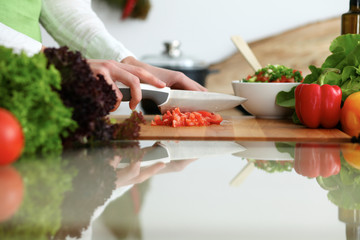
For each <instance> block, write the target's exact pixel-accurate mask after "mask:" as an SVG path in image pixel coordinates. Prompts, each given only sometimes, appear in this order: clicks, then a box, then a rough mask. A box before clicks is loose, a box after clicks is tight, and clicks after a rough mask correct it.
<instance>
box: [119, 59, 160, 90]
mask: <svg viewBox="0 0 360 240" xmlns="http://www.w3.org/2000/svg"><path fill="white" fill-rule="evenodd" d="M118 67H119V68H121V69H124V70H126V71H128V72H130V73H131V74H133V75H135V76H137V77H138V78H139V79H140V80H141V82H144V83H148V84H151V85H153V86H155V87H158V88H163V87H166V84H165V83H164V82H163V81H161V80H160V79H159V78H157V77H156V76H155V75H153V74H151V73H150V72H149V71H147V70H145V69H144V68H141V67H137V66H132V65H128V64H120V65H118Z"/></svg>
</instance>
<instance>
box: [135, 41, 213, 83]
mask: <svg viewBox="0 0 360 240" xmlns="http://www.w3.org/2000/svg"><path fill="white" fill-rule="evenodd" d="M180 46H181V43H180V41H178V40H173V41H167V42H164V47H165V49H164V51H163V52H162V54H159V55H145V56H143V57H142V59H141V60H142V61H143V62H145V63H148V64H150V65H153V66H157V67H162V68H167V69H171V70H175V71H179V72H182V73H184V74H185V75H186V76H188V77H189V78H191V79H192V80H194V81H196V82H198V83H200V84H201V85H203V86H205V79H206V77H207V75H208V74H210V73H213V72H217V71H216V70H210V69H209V65H208V64H207V63H206V62H205V61H203V60H199V59H196V58H194V57H191V56H187V55H184V54H183V52H182V51H181V49H180Z"/></svg>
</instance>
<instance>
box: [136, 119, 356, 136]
mask: <svg viewBox="0 0 360 240" xmlns="http://www.w3.org/2000/svg"><path fill="white" fill-rule="evenodd" d="M145 118H146V120H147V124H145V125H142V126H141V131H140V139H141V140H158V139H161V140H164V139H172V140H175V139H177V140H228V141H240V140H241V141H299V142H300V141H306V142H309V141H316V142H349V141H350V139H351V137H350V136H349V135H347V134H345V133H344V132H342V131H340V130H339V129H309V128H306V127H304V126H302V125H296V124H293V123H292V122H291V120H268V119H257V118H254V117H252V116H229V117H226V116H224V121H223V122H222V124H221V125H212V126H207V127H179V128H172V127H166V126H151V125H150V122H151V119H153V116H145Z"/></svg>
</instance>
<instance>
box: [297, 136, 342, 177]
mask: <svg viewBox="0 0 360 240" xmlns="http://www.w3.org/2000/svg"><path fill="white" fill-rule="evenodd" d="M294 169H295V171H296V172H297V173H298V174H300V175H302V176H306V177H310V178H314V177H318V176H321V177H330V176H332V175H337V174H338V173H339V172H340V169H341V159H340V145H339V144H320V143H297V144H296V146H295V158H294Z"/></svg>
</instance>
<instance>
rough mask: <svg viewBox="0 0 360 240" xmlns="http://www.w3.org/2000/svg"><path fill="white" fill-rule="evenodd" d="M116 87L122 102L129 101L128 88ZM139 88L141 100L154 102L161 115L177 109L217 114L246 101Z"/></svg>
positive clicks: (129, 93)
mask: <svg viewBox="0 0 360 240" xmlns="http://www.w3.org/2000/svg"><path fill="white" fill-rule="evenodd" d="M116 85H117V87H118V88H119V90H120V92H121V93H122V95H123V99H122V101H124V102H127V101H130V99H131V92H130V88H129V87H128V86H126V85H124V84H122V83H120V82H116ZM140 86H141V93H142V98H143V99H150V100H152V101H154V102H155V104H156V105H157V106H158V107H159V109H160V111H161V113H165V112H166V111H168V110H171V109H173V108H177V107H178V108H179V109H180V111H182V112H192V111H200V110H202V111H209V112H218V111H222V110H226V109H231V108H234V107H236V106H238V105H240V104H242V103H243V102H245V101H246V100H247V99H246V98H243V97H238V96H234V95H229V94H224V93H216V92H201V91H189V90H172V89H170V88H169V87H164V88H157V87H154V86H152V85H149V84H144V83H141V84H140Z"/></svg>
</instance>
